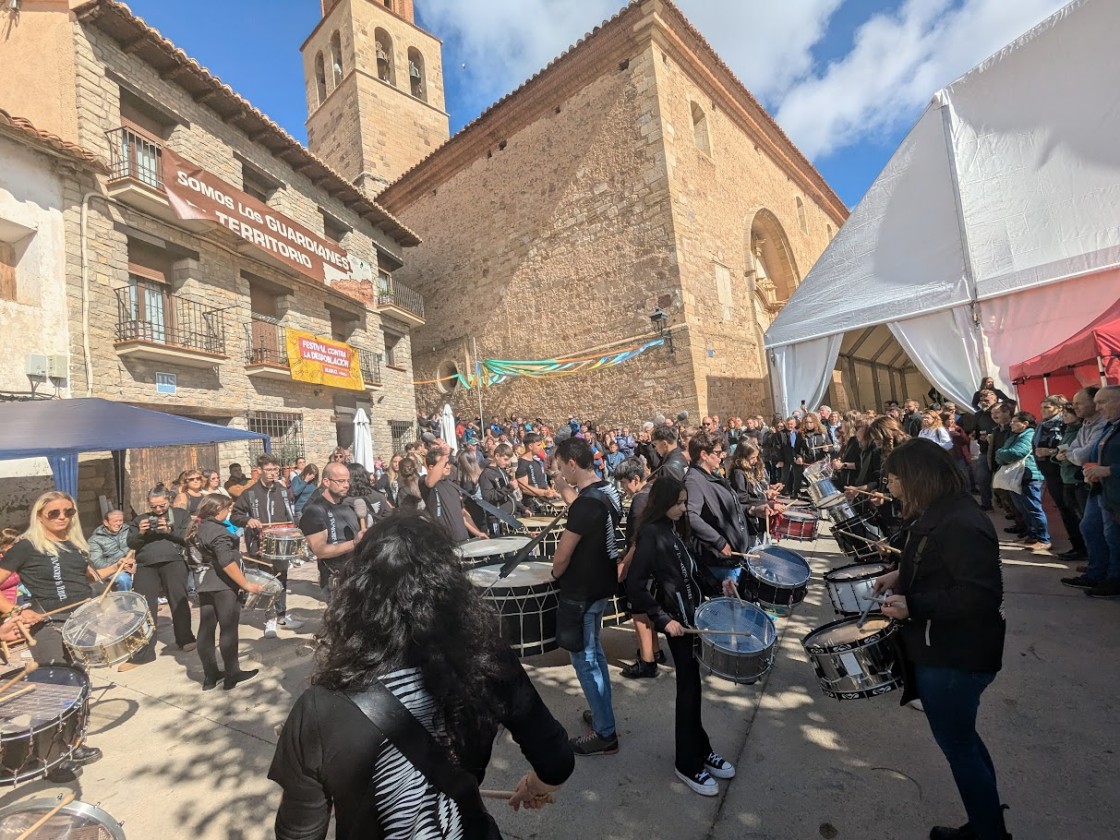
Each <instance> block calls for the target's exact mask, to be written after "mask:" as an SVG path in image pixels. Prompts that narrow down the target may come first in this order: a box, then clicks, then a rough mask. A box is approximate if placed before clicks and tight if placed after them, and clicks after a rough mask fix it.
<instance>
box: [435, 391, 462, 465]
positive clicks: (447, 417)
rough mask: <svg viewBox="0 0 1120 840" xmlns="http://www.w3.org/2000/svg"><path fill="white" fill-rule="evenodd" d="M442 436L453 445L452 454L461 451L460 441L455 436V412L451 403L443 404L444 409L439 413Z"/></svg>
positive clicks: (449, 444) (448, 443)
mask: <svg viewBox="0 0 1120 840" xmlns="http://www.w3.org/2000/svg"><path fill="white" fill-rule="evenodd" d="M439 427H440V432H441V434H440V437H442V438H443V439H444V440H445V441H447V445H448V446H450V447H451V454H452V455H454V454H455V453H456V452H458V451H459V441H458V440H457V439H456V438H455V412H454V411H452V410H451V404H450V403H444V404H443V411H441V412H440V415H439Z"/></svg>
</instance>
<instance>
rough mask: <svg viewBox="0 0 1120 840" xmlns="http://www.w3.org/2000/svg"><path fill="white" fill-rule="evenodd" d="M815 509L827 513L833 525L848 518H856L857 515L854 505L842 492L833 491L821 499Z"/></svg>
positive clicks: (839, 523) (841, 522)
mask: <svg viewBox="0 0 1120 840" xmlns="http://www.w3.org/2000/svg"><path fill="white" fill-rule="evenodd" d="M817 510H819V511H821V512H822V513H825V514H828V518H829V521H830V522H832V523H833V524H835V525H842V524H843V523H845V522H847V521H848V520H849V519H856V518H857V517H858V516H859V513H857V511H856V505H855V504H854V503H853V502H852V501H851V500H850V499H848V497H847V496H845V495H844V494H843V493H835V494H833V495H832V496H828V497H826V498H824V499H821V502H820V504H818V505H817Z"/></svg>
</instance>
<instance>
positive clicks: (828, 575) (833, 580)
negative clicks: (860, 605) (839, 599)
mask: <svg viewBox="0 0 1120 840" xmlns="http://www.w3.org/2000/svg"><path fill="white" fill-rule="evenodd" d="M861 566H862V567H868V566H882V570H881V571H878V572H869V573H868V574H865V575H860V576H859V577H846V578H836V577H833V575H837V574H839V573H840V572H842V571H844V570H845V569H856V568H860V567H861ZM889 569H890V567H889V566H888V565H887V564H886V563H878V562H876V563H849V564H848V565H846V566H840V567H839V568H836V569H833V570H832V571H831V572H825V574H824V582H825V583H861V582H862V581H865V580H867V579H868V578H869V577H872V578H876V577H879V576H880V575H884V574H886V573H887V571H888V570H889Z"/></svg>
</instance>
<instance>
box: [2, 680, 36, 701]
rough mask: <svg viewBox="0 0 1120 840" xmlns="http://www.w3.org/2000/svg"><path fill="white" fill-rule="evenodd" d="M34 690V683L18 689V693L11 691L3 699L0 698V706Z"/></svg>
mask: <svg viewBox="0 0 1120 840" xmlns="http://www.w3.org/2000/svg"><path fill="white" fill-rule="evenodd" d="M34 690H35V683H29V684H28V685H25V686H24V687H23V688H21V689H19V690H18V691H13V692H12V693H11V694H5V695H4V696H3V697H0V704H4V703H7V702H8V701H9V700H15V699H16V698H17V697H22V696H23V695H25V694H27V693H28V692H31V691H34Z"/></svg>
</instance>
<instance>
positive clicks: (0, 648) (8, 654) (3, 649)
mask: <svg viewBox="0 0 1120 840" xmlns="http://www.w3.org/2000/svg"><path fill="white" fill-rule="evenodd" d="M0 653H3V655H4V664H5V665H7V664H8V663H9V662H11V661H12V650H11V648H9V647H8V643H7V642H5V641H3V640H0Z"/></svg>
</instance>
